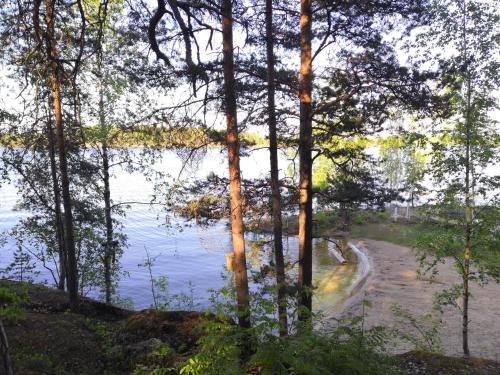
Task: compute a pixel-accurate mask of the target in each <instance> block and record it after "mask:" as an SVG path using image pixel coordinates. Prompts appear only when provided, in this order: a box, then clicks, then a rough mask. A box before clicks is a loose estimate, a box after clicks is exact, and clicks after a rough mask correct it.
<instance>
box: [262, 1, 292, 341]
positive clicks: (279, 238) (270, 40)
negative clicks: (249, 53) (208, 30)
mask: <svg viewBox="0 0 500 375" xmlns="http://www.w3.org/2000/svg"><path fill="white" fill-rule="evenodd" d="M273 49H274V37H273V0H266V52H267V111H268V116H269V118H268V122H269V154H270V159H271V190H272V212H273V236H274V256H275V261H276V283H277V284H278V316H279V324H280V335H281V336H286V335H287V334H288V320H287V310H286V285H285V282H286V280H285V260H284V256H283V226H282V223H281V194H280V185H279V169H278V140H277V134H276V105H275V99H274V95H275V82H274V52H273Z"/></svg>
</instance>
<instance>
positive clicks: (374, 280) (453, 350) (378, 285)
mask: <svg viewBox="0 0 500 375" xmlns="http://www.w3.org/2000/svg"><path fill="white" fill-rule="evenodd" d="M352 242H353V243H354V244H355V245H356V246H358V247H361V248H362V249H363V250H364V251H365V253H366V254H367V255H368V256H369V258H370V261H371V267H372V270H371V275H370V276H369V277H368V279H367V281H366V283H365V284H364V286H363V287H362V288H361V290H360V292H359V293H358V294H357V296H356V297H354V298H353V299H352V300H351V302H350V303H349V304H348V305H347V307H346V309H345V313H346V314H348V315H351V314H352V315H361V312H362V303H361V301H362V299H363V298H364V297H365V298H366V299H367V300H369V301H370V302H371V307H367V308H365V314H366V320H365V324H366V325H367V326H368V327H369V326H373V325H383V326H386V327H394V324H395V323H394V314H393V313H392V309H391V308H392V306H393V305H394V304H396V303H397V304H400V305H402V306H404V307H405V308H406V309H407V310H408V311H410V312H411V313H412V314H413V315H414V316H421V315H423V314H425V313H429V312H431V311H432V306H433V297H434V294H435V293H436V292H439V291H441V290H443V289H445V288H448V287H449V286H451V285H453V284H456V283H459V282H460V278H459V276H458V274H457V272H456V271H455V270H454V269H453V266H452V262H451V261H450V262H446V263H445V264H442V265H440V266H439V267H438V269H439V274H438V276H437V277H436V279H435V281H434V282H432V283H431V282H429V281H426V280H420V279H418V278H417V272H416V270H417V269H418V262H417V260H416V258H415V255H414V254H413V253H412V251H411V250H410V249H409V248H407V247H403V246H398V245H394V244H392V243H389V242H384V241H374V240H354V241H352ZM471 294H472V295H471V302H470V333H469V340H470V341H469V346H470V350H471V355H473V356H477V357H482V358H489V359H493V360H497V361H498V360H500V285H498V284H496V283H494V282H491V283H489V284H487V285H486V286H484V287H480V286H478V285H476V284H473V285H472V287H471ZM442 319H443V321H444V322H445V323H444V325H443V326H442V327H441V328H440V336H441V340H442V344H443V347H444V350H445V354H448V355H461V354H462V331H461V327H462V318H461V313H460V311H459V310H457V309H456V308H453V307H446V308H445V311H444V314H443V316H442ZM405 329H408V327H406V326H405ZM410 349H413V348H412V347H411V346H408V345H404V344H400V345H398V346H397V347H396V348H395V349H394V351H395V352H403V351H407V350H410Z"/></svg>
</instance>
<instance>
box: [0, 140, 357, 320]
mask: <svg viewBox="0 0 500 375" xmlns="http://www.w3.org/2000/svg"><path fill="white" fill-rule="evenodd" d="M280 159H281V160H280V163H281V164H280V165H281V168H282V170H283V171H284V170H287V168H289V165H290V163H291V161H290V160H288V159H287V157H286V156H285V155H281V157H280ZM268 165H269V154H268V151H267V150H258V151H254V152H252V153H251V154H249V155H248V156H245V157H243V158H242V160H241V167H242V174H243V177H244V178H256V177H264V176H266V175H267V174H268ZM154 168H155V169H156V170H158V171H161V172H165V173H168V174H170V175H171V176H175V177H177V175H178V174H179V172H180V171H181V169H182V161H181V159H180V158H179V157H178V156H177V154H176V153H175V152H174V151H171V150H165V151H163V152H162V157H161V159H158V160H157V161H156V163H155V167H154ZM210 172H214V173H216V174H218V175H226V176H227V161H226V159H225V155H224V154H223V153H222V152H221V151H220V150H218V149H209V150H208V151H207V154H206V155H205V157H204V158H203V159H202V160H201V161H200V162H199V163H197V164H196V165H192V166H188V167H187V168H185V169H184V170H183V174H182V176H189V177H195V178H204V177H206V176H207V175H208V174H209V173H210ZM153 193H154V191H153V185H152V184H151V183H150V182H149V181H148V180H147V179H146V178H145V177H144V176H143V175H141V174H140V173H137V172H134V173H128V172H126V171H125V170H123V169H117V170H115V171H114V176H113V178H112V180H111V194H112V199H113V200H114V202H115V203H117V202H131V201H134V202H149V201H150V200H151V197H152V195H153ZM16 200H17V192H16V189H15V187H14V186H13V185H9V184H4V185H3V186H2V187H1V194H0V230H1V231H8V230H9V229H11V228H12V227H13V226H14V225H15V224H16V223H17V221H18V220H19V219H20V218H22V217H26V216H27V215H29V213H27V212H20V211H13V207H14V205H15V203H16ZM165 218H166V213H165V212H164V211H163V210H162V209H161V207H159V206H152V207H151V206H149V205H144V204H132V205H131V206H130V208H129V209H127V210H126V217H124V218H121V219H120V220H121V221H122V223H123V226H124V233H125V234H126V235H127V237H128V247H127V248H126V249H125V250H124V254H123V256H122V258H121V263H122V268H123V271H125V272H126V274H127V275H126V276H124V277H122V278H121V280H120V282H119V286H118V294H119V296H120V297H122V298H129V299H131V300H132V301H133V305H134V308H136V309H143V308H147V307H150V306H151V305H152V303H153V298H152V294H151V288H150V275H149V271H148V269H147V268H145V267H140V266H139V264H142V263H144V262H145V259H146V249H147V250H148V251H149V253H150V255H151V257H152V258H153V259H154V264H153V266H152V273H153V276H154V277H160V276H167V277H168V287H169V294H172V295H173V294H186V295H190V296H191V297H192V299H193V302H194V304H195V307H196V308H197V309H204V308H207V307H208V306H209V297H210V294H211V292H210V290H211V289H213V290H216V289H219V288H221V287H223V286H225V281H224V279H223V278H222V277H221V275H222V274H224V273H225V272H226V271H225V264H226V260H225V255H224V254H225V253H227V252H230V251H231V238H230V234H229V231H228V227H227V223H226V222H220V223H218V224H216V225H213V226H209V227H201V226H197V225H195V224H193V223H192V222H185V221H184V220H182V219H179V218H173V217H171V216H169V219H170V223H173V224H175V225H173V226H166V225H165V222H166V220H165ZM247 239H248V240H253V239H259V238H257V237H255V236H254V235H252V234H248V235H247ZM331 246H332V244H331V243H329V242H328V241H326V240H319V239H318V240H315V247H314V261H313V269H314V283H315V285H317V286H318V289H317V291H316V297H315V306H316V307H317V308H321V309H322V310H324V311H325V312H326V313H327V315H328V314H330V315H333V314H335V313H336V312H338V310H339V308H340V306H341V305H342V302H343V301H345V299H346V298H347V296H348V293H349V286H350V285H352V283H353V282H354V280H355V279H356V277H357V262H356V256H354V255H351V256H350V257H351V261H350V262H349V263H348V264H345V265H341V264H339V262H338V260H337V259H336V257H334V256H333V255H332V252H331ZM14 248H15V243H14V242H13V240H12V239H7V242H6V243H5V245H4V246H3V248H2V249H1V258H0V267H4V266H5V265H7V264H8V263H9V262H10V261H11V259H12V252H13V250H14ZM285 250H286V256H287V259H288V260H289V261H290V262H292V263H293V262H294V260H296V259H297V253H298V243H297V239H296V238H295V237H289V238H287V239H286V240H285ZM247 253H248V255H247V262H248V264H249V266H251V268H252V269H254V270H257V269H258V268H259V266H260V265H261V264H262V263H263V262H267V261H268V259H269V258H270V257H271V256H272V254H271V253H270V250H269V249H267V250H266V249H262V248H261V247H259V246H252V242H251V241H248V243H247ZM39 270H40V272H41V273H40V275H39V276H37V281H47V282H49V283H51V278H50V274H49V273H48V272H47V271H46V270H45V269H43V268H42V267H40V268H39ZM289 274H290V275H291V277H294V274H295V272H294V270H293V269H292V270H291V272H290V273H289ZM98 295H99V293H98V291H92V292H90V296H93V297H97V296H98Z"/></svg>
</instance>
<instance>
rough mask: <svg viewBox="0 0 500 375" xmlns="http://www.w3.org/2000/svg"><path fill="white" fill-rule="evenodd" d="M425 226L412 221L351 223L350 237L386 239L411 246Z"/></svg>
mask: <svg viewBox="0 0 500 375" xmlns="http://www.w3.org/2000/svg"><path fill="white" fill-rule="evenodd" d="M423 230H425V227H423V226H422V225H419V224H412V223H398V222H396V223H391V222H387V223H385V222H384V223H367V224H363V225H353V227H352V229H351V237H353V238H368V239H370V240H377V241H387V242H391V243H394V244H396V245H401V246H407V247H412V246H413V245H414V244H415V242H416V241H417V239H418V238H419V236H420V234H421V233H422V231H423Z"/></svg>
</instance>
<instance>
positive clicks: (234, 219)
mask: <svg viewBox="0 0 500 375" xmlns="http://www.w3.org/2000/svg"><path fill="white" fill-rule="evenodd" d="M221 15H222V43H223V64H224V93H225V109H226V122H227V150H228V159H229V189H230V201H231V202H230V206H231V234H232V242H233V251H234V273H235V282H236V294H237V298H238V312H239V319H238V322H239V325H240V326H241V327H244V328H247V327H250V304H249V296H248V279H247V266H246V257H245V238H244V227H243V212H242V204H243V199H242V197H241V176H240V155H239V151H240V150H239V148H240V143H239V138H238V122H237V117H236V89H235V80H234V53H233V21H232V16H233V15H232V3H231V0H222V4H221Z"/></svg>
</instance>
